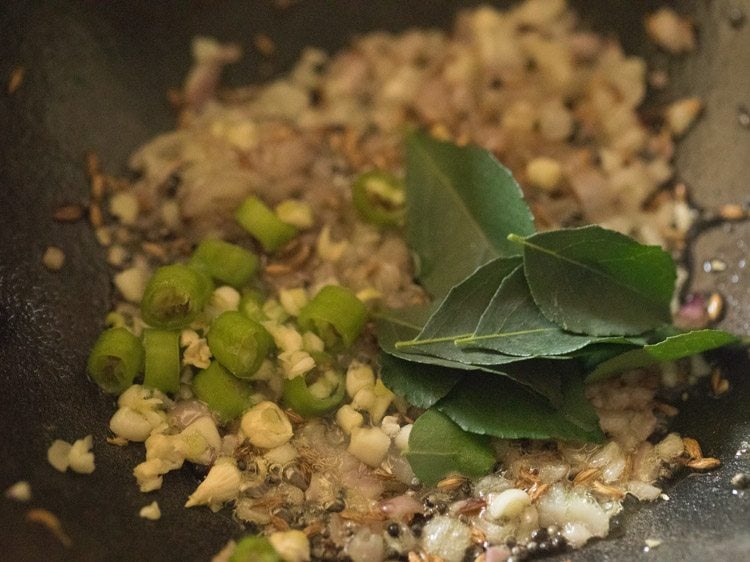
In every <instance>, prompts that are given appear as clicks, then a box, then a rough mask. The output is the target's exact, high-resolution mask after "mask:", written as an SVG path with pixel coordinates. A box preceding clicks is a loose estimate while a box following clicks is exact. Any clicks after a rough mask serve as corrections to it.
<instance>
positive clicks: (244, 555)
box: [229, 535, 281, 562]
mask: <svg viewBox="0 0 750 562" xmlns="http://www.w3.org/2000/svg"><path fill="white" fill-rule="evenodd" d="M280 560H281V559H280V558H279V555H278V554H277V552H276V550H275V549H274V548H273V546H272V545H271V543H270V542H269V540H268V539H267V538H266V537H260V536H256V535H249V536H247V537H243V538H242V539H240V540H239V541H238V542H237V546H235V547H234V551H233V552H232V555H231V556H230V557H229V562H280Z"/></svg>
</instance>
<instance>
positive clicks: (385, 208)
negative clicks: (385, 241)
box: [352, 170, 406, 226]
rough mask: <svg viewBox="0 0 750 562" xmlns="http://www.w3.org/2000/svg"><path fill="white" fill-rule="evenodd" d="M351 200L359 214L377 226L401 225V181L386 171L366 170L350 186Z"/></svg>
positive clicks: (402, 198) (402, 196)
mask: <svg viewBox="0 0 750 562" xmlns="http://www.w3.org/2000/svg"><path fill="white" fill-rule="evenodd" d="M352 202H353V203H354V207H355V208H356V209H357V211H358V212H359V214H360V216H361V217H362V218H363V219H365V220H366V221H368V222H370V223H373V224H376V225H379V226H401V225H402V224H404V218H405V216H406V209H405V204H406V194H405V191H404V184H403V182H402V181H401V180H400V179H398V178H397V177H395V176H393V175H392V174H389V173H387V172H381V171H377V170H376V171H372V172H366V173H364V174H362V175H361V176H359V177H358V178H357V181H355V182H354V186H353V187H352Z"/></svg>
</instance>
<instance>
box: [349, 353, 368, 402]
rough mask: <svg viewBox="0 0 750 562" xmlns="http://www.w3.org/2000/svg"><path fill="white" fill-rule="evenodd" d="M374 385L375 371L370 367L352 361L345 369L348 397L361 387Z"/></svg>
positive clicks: (351, 396)
mask: <svg viewBox="0 0 750 562" xmlns="http://www.w3.org/2000/svg"><path fill="white" fill-rule="evenodd" d="M372 386H375V373H374V372H373V370H372V367H370V366H369V365H365V364H364V363H360V362H359V361H352V362H351V363H350V364H349V368H348V369H347V370H346V393H347V394H348V395H349V397H350V398H354V396H355V395H356V394H357V392H359V391H360V390H361V389H362V388H365V387H372Z"/></svg>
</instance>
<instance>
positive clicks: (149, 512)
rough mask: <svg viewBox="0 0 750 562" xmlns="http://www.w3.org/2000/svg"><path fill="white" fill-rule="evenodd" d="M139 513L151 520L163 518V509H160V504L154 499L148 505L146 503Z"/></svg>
mask: <svg viewBox="0 0 750 562" xmlns="http://www.w3.org/2000/svg"><path fill="white" fill-rule="evenodd" d="M138 515H139V516H140V517H143V518H144V519H149V520H150V521H158V520H159V519H161V509H159V504H158V503H156V502H155V501H153V502H151V503H150V504H148V505H144V506H143V507H142V508H141V510H140V511H139V512H138Z"/></svg>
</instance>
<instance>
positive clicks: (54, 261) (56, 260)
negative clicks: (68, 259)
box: [42, 246, 65, 271]
mask: <svg viewBox="0 0 750 562" xmlns="http://www.w3.org/2000/svg"><path fill="white" fill-rule="evenodd" d="M42 263H43V264H44V267H46V268H47V269H49V270H50V271H60V270H61V269H62V266H63V265H64V264H65V252H63V251H62V250H61V249H60V248H58V247H57V246H47V249H46V250H44V254H43V255H42Z"/></svg>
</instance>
